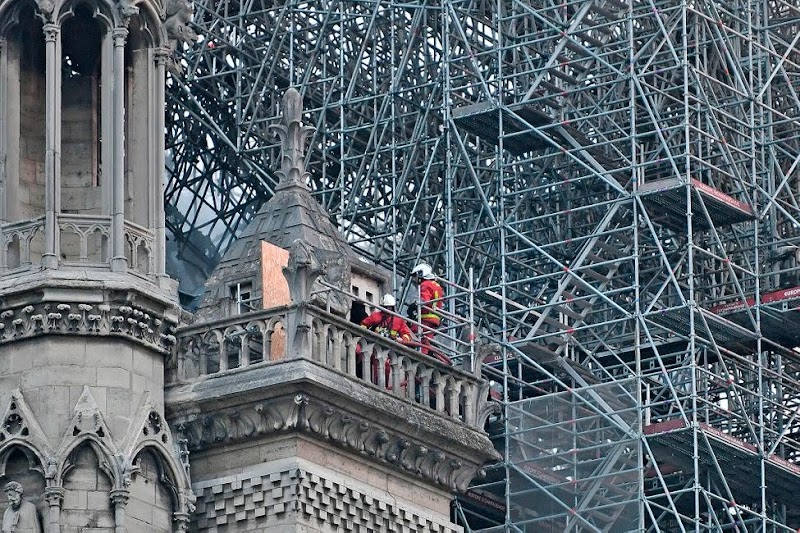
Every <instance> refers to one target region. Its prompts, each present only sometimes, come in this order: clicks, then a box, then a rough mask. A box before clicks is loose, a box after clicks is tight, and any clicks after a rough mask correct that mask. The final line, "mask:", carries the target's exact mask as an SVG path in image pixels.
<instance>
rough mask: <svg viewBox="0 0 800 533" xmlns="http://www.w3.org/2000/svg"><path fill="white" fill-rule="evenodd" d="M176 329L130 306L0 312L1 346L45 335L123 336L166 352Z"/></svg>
mask: <svg viewBox="0 0 800 533" xmlns="http://www.w3.org/2000/svg"><path fill="white" fill-rule="evenodd" d="M175 326H176V324H175V323H174V322H172V321H171V320H167V319H164V318H161V317H157V316H152V315H151V314H150V313H148V312H146V311H144V310H142V309H137V308H136V307H133V306H131V305H110V304H87V303H75V302H64V303H53V302H45V303H37V304H32V305H26V306H24V307H19V308H12V309H0V344H3V343H8V342H16V341H19V340H22V339H27V338H31V337H38V336H41V335H48V334H58V335H65V334H67V335H90V336H122V337H127V338H129V339H131V340H133V341H135V342H137V343H139V344H143V345H145V346H147V347H148V348H152V349H155V350H157V351H159V352H161V353H169V351H170V350H171V349H172V346H173V345H174V344H175V335H174V333H175Z"/></svg>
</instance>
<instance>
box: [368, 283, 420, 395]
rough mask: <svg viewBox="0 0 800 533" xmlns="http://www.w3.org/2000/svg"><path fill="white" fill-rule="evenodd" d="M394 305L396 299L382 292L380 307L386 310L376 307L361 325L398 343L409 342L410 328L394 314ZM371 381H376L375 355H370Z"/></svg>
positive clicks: (389, 371)
mask: <svg viewBox="0 0 800 533" xmlns="http://www.w3.org/2000/svg"><path fill="white" fill-rule="evenodd" d="M395 305H396V301H395V298H394V296H392V295H391V294H384V295H383V298H381V307H384V308H385V309H386V311H383V310H381V309H378V310H377V311H374V312H373V313H372V314H370V315H369V316H368V317H366V318H365V319H364V320H362V321H361V325H362V326H364V327H365V328H368V329H371V330H372V331H374V332H375V333H377V334H378V335H382V336H384V337H387V338H389V339H392V340H393V341H397V342H399V343H406V342H411V329H410V328H409V327H408V323H407V322H406V321H405V319H404V318H401V317H399V316H397V315H395V314H394V308H395ZM370 366H371V367H372V382H373V383H377V382H378V361H377V360H376V359H375V356H374V355H373V356H372V362H371V365H370ZM385 373H386V384H387V387H388V385H389V375H390V373H391V363H390V362H389V360H388V359H387V360H386V368H385Z"/></svg>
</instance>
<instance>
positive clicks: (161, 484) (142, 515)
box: [127, 447, 178, 532]
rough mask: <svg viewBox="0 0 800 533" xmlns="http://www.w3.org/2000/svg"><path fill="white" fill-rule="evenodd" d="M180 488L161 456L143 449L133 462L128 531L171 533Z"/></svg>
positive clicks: (150, 449) (147, 448) (148, 448)
mask: <svg viewBox="0 0 800 533" xmlns="http://www.w3.org/2000/svg"><path fill="white" fill-rule="evenodd" d="M177 503H178V487H177V483H176V481H175V480H174V479H173V476H172V473H171V472H170V469H169V467H168V466H167V465H166V464H165V461H164V459H163V457H162V456H161V454H160V453H159V452H158V451H157V450H155V449H153V448H151V447H146V448H144V449H142V450H141V451H140V452H139V453H138V454H137V455H136V458H135V459H134V460H133V475H132V476H131V484H130V503H129V505H128V516H127V520H128V530H129V531H152V532H161V531H163V532H168V531H172V517H173V513H175V511H176V510H177Z"/></svg>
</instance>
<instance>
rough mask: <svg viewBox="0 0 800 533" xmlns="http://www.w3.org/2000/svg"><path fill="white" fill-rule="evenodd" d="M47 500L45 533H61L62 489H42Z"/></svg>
mask: <svg viewBox="0 0 800 533" xmlns="http://www.w3.org/2000/svg"><path fill="white" fill-rule="evenodd" d="M44 499H45V500H47V504H48V512H47V533H61V504H62V502H63V501H64V489H63V487H47V488H45V489H44Z"/></svg>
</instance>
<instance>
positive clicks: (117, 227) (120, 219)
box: [111, 28, 128, 272]
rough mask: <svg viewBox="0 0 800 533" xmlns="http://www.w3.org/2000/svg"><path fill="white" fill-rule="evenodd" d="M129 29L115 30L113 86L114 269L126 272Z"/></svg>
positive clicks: (112, 221)
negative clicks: (127, 63)
mask: <svg viewBox="0 0 800 533" xmlns="http://www.w3.org/2000/svg"><path fill="white" fill-rule="evenodd" d="M127 38H128V29H127V28H114V31H113V32H112V39H113V40H114V58H113V71H114V84H113V87H114V88H113V93H114V95H113V108H114V109H113V116H114V126H113V131H114V133H113V139H111V142H112V144H113V146H114V148H113V151H114V154H113V161H114V164H113V169H112V176H111V181H112V190H113V193H112V208H111V243H112V244H111V246H112V253H111V270H113V271H114V272H125V271H127V270H128V260H127V258H126V257H125V41H126V40H127Z"/></svg>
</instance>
